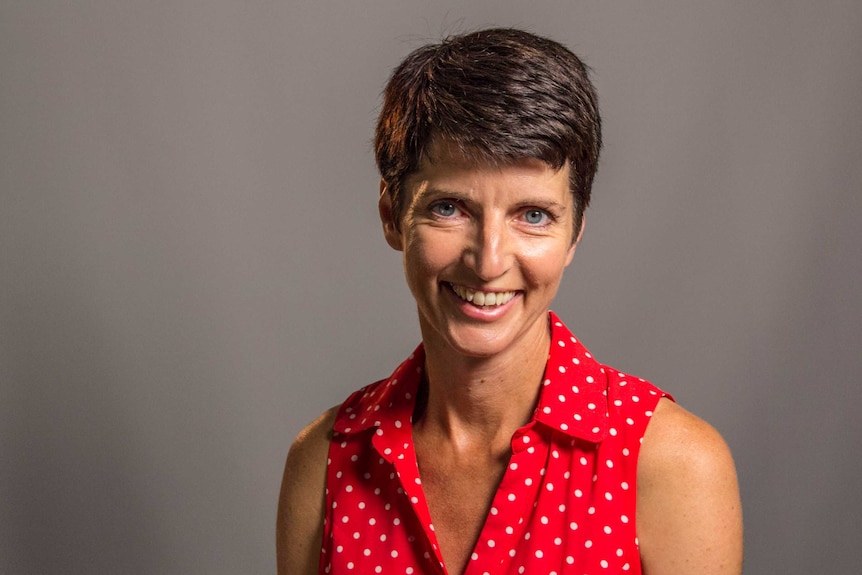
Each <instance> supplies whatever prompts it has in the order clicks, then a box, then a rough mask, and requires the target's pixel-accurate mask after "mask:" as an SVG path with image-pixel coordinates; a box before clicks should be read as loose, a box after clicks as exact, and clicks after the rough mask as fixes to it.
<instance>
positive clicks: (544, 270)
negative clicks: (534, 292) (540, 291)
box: [519, 244, 569, 284]
mask: <svg viewBox="0 0 862 575" xmlns="http://www.w3.org/2000/svg"><path fill="white" fill-rule="evenodd" d="M566 247H567V246H561V245H557V244H554V245H548V244H535V245H531V246H528V247H525V248H524V249H522V250H521V252H520V258H519V259H520V262H521V265H520V267H521V270H522V271H523V273H524V275H525V276H526V277H527V279H528V280H529V281H530V282H531V283H535V284H545V283H555V282H558V281H559V280H560V278H561V277H562V276H563V270H565V268H566V265H567V263H568V255H569V251H568V249H566Z"/></svg>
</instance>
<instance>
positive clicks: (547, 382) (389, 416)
mask: <svg viewBox="0 0 862 575" xmlns="http://www.w3.org/2000/svg"><path fill="white" fill-rule="evenodd" d="M548 320H549V322H550V328H551V349H550V350H549V353H548V363H547V364H546V366H545V373H544V376H543V377H542V390H541V392H540V394H539V402H538V405H537V406H536V410H535V412H534V415H533V421H535V422H539V423H541V424H543V425H545V426H547V427H550V428H552V429H555V430H558V431H560V432H562V433H564V434H567V435H570V436H572V437H576V438H579V439H584V440H587V441H592V442H596V443H598V442H600V441H601V440H602V439H604V438H605V436H606V435H607V433H608V396H607V382H608V377H607V373H606V368H605V367H604V366H603V365H601V364H600V363H598V362H597V361H596V360H595V359H594V358H593V356H592V354H590V352H589V351H588V350H587V349H586V348H585V347H584V346H583V345H582V344H581V343H580V342H579V341H578V340H577V338H575V336H573V335H572V333H571V332H570V331H569V330H568V328H566V326H565V325H563V322H562V321H560V319H559V318H558V317H557V316H556V314H554V312H548ZM424 364H425V350H424V348H423V347H422V345H421V344H420V345H419V347H417V348H416V350H415V351H414V352H413V353H412V354H411V355H410V357H408V358H407V359H406V360H404V362H402V363H401V365H399V366H398V368H397V369H396V370H395V371H394V372H393V373H392V375H390V376H389V377H388V378H386V379H383V380H380V381H378V382H377V383H374V384H372V385H369V386H367V387H364V388H362V389H360V390H359V391H357V392H356V393H354V394H353V395H352V396H351V397H350V398H349V399H348V400H347V401H346V402H345V403H344V405H342V407H341V409H340V410H339V413H338V417H337V418H336V420H335V425H334V427H333V429H334V431H336V432H338V433H343V434H347V435H350V434H354V433H359V432H361V431H364V430H366V429H369V428H371V427H377V428H381V427H387V428H389V427H391V426H394V427H395V428H398V429H401V428H403V427H406V426H407V425H408V424H409V423H410V421H411V418H412V414H413V408H414V406H415V403H416V391H417V389H418V388H419V383H420V381H421V379H422V372H423V370H424ZM532 423H533V422H530V423H529V424H528V426H529V425H532Z"/></svg>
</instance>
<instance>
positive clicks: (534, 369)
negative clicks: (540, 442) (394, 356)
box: [417, 328, 550, 446]
mask: <svg viewBox="0 0 862 575" xmlns="http://www.w3.org/2000/svg"><path fill="white" fill-rule="evenodd" d="M423 335H425V334H423ZM549 345H550V332H549V330H548V329H547V328H545V329H541V330H534V331H533V332H532V333H530V334H528V335H527V336H526V337H524V338H521V340H519V341H518V342H517V345H515V346H513V347H514V349H510V350H506V351H505V352H504V353H500V354H496V355H494V356H493V357H482V358H477V357H468V356H463V355H459V354H456V353H454V352H453V350H452V349H451V347H449V346H448V345H446V343H445V342H440V341H439V340H437V339H436V338H433V337H430V338H425V371H426V376H427V378H428V404H427V408H426V410H425V414H424V416H423V417H422V419H421V421H419V422H418V424H417V425H418V426H420V427H421V428H423V430H424V431H430V432H432V433H433V434H434V435H438V434H440V435H439V436H441V437H445V438H448V439H449V440H451V441H453V442H454V443H456V444H464V445H465V446H466V445H467V444H471V443H475V442H476V441H479V442H482V443H485V444H489V445H490V444H494V443H500V444H502V443H504V442H505V444H506V446H508V441H509V439H510V438H511V436H512V434H513V433H514V432H515V430H516V429H518V428H519V427H521V426H523V425H525V424H526V423H527V422H528V421H529V420H530V418H531V417H532V414H533V410H534V409H535V405H536V401H537V400H538V396H539V390H540V388H541V379H542V375H543V373H544V370H545V364H546V362H547V356H548V347H549Z"/></svg>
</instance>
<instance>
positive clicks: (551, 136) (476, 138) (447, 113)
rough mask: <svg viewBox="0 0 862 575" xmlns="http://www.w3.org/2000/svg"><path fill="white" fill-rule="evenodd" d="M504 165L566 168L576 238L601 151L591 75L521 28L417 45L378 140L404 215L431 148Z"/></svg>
mask: <svg viewBox="0 0 862 575" xmlns="http://www.w3.org/2000/svg"><path fill="white" fill-rule="evenodd" d="M437 138H439V139H441V140H444V141H446V142H447V143H449V144H453V145H455V146H457V149H459V150H460V151H461V153H463V154H464V155H465V156H466V157H468V158H472V159H475V160H477V161H486V162H491V163H495V164H500V163H502V164H504V163H506V162H509V161H514V160H519V159H524V158H535V159H539V160H542V161H544V162H545V163H547V164H548V165H549V166H551V167H552V168H554V169H560V168H562V167H563V166H564V165H565V164H566V163H569V165H570V168H571V170H570V186H571V190H572V194H573V195H574V200H575V201H574V209H575V214H574V215H575V228H576V229H575V235H576V236H577V232H578V231H579V227H580V222H581V217H582V216H583V213H584V210H585V209H586V207H587V205H588V204H589V202H590V192H591V188H592V183H593V177H594V176H595V173H596V169H597V167H598V160H599V151H600V149H601V145H602V136H601V117H600V115H599V109H598V99H597V96H596V91H595V88H594V87H593V85H592V82H590V79H589V73H588V68H587V67H586V65H584V63H583V62H582V61H581V60H580V59H579V58H578V57H577V56H575V55H574V54H573V53H572V52H571V51H570V50H569V49H568V48H566V47H565V46H563V45H562V44H559V43H557V42H555V41H553V40H549V39H547V38H542V37H540V36H536V35H534V34H531V33H529V32H524V31H522V30H515V29H511V28H493V29H488V30H479V31H477V32H471V33H468V34H462V35H458V36H450V37H448V38H446V39H445V40H443V41H442V42H440V43H439V44H429V45H427V46H423V47H421V48H419V49H417V50H415V51H413V52H412V53H411V54H410V55H408V56H407V57H406V58H405V59H404V61H403V62H401V64H400V65H399V66H398V67H397V68H396V69H395V70H394V71H393V73H392V76H391V77H390V79H389V82H388V84H387V85H386V89H385V91H384V96H383V107H382V109H381V111H380V117H379V118H378V121H377V131H376V134H375V138H374V148H375V155H376V159H377V167H378V169H379V170H380V175H381V177H382V178H383V180H384V181H385V182H386V185H387V189H388V193H390V194H391V198H392V205H393V211H394V213H395V215H396V219H397V217H400V215H401V212H402V210H403V207H404V206H403V204H404V198H403V195H404V194H403V188H404V182H405V180H406V178H407V177H408V176H409V175H410V174H412V173H413V172H415V171H416V170H417V169H418V168H419V165H420V163H421V162H422V160H423V159H428V160H430V161H433V158H430V157H429V150H430V147H431V143H432V140H434V139H437Z"/></svg>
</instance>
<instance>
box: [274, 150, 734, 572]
mask: <svg viewBox="0 0 862 575" xmlns="http://www.w3.org/2000/svg"><path fill="white" fill-rule="evenodd" d="M434 152H435V153H434V154H433V155H432V157H435V158H436V160H435V162H434V163H425V164H423V165H422V166H420V169H419V170H418V171H417V172H416V173H415V174H413V175H412V176H411V177H410V178H409V180H408V182H407V186H406V191H407V192H409V194H410V195H409V198H408V199H409V201H408V202H407V207H406V208H405V211H404V213H403V214H401V215H400V217H398V218H396V216H395V214H393V213H392V207H391V202H390V200H389V194H388V193H386V189H385V184H382V185H381V196H380V203H379V211H380V217H381V222H382V225H383V232H384V236H385V238H386V240H387V242H388V243H389V245H390V246H391V247H392V248H393V249H396V250H399V251H401V252H403V254H404V269H405V276H406V278H407V284H408V286H409V287H410V290H411V292H412V293H413V296H414V298H415V299H416V302H417V309H418V312H419V323H420V328H421V330H422V337H423V342H424V344H425V350H426V370H427V376H428V384H429V396H428V406H427V409H426V411H425V414H424V415H423V417H422V418H421V419H419V420H418V421H416V422H415V423H414V429H413V438H414V442H415V446H416V453H417V459H418V462H419V466H420V471H421V474H422V484H423V488H424V490H425V493H426V497H427V500H428V507H429V511H430V513H431V516H432V518H433V521H434V526H435V533H436V535H437V538H438V542H439V544H440V549H441V552H442V555H443V558H444V561H445V563H446V565H447V567H448V569H449V572H450V573H462V572H463V571H464V568H465V566H466V564H467V562H468V561H469V557H470V554H471V552H472V550H473V547H474V544H475V541H476V540H477V538H478V536H479V533H480V531H481V528H482V525H483V523H484V519H485V517H486V516H487V513H488V508H489V507H490V504H491V500H492V498H493V495H494V493H495V491H496V488H497V486H498V485H499V482H500V480H501V478H502V475H503V472H504V470H505V466H506V463H507V460H508V457H509V449H510V447H509V441H510V438H511V436H512V434H513V433H514V432H515V430H516V429H518V428H519V427H521V426H523V425H524V424H526V423H527V422H528V421H529V419H530V417H531V414H532V411H533V408H534V406H535V403H536V401H537V398H538V391H539V382H540V381H541V377H542V374H543V371H544V366H545V361H546V358H547V350H548V346H549V344H550V334H549V331H548V326H547V310H548V306H549V305H550V303H551V301H552V300H553V297H554V295H555V294H556V291H557V288H558V287H559V284H560V281H561V279H562V275H563V271H564V269H565V268H566V267H567V266H568V265H569V263H570V262H571V260H572V257H573V255H574V252H575V248H576V246H577V240H578V239H580V238H573V237H572V233H573V232H572V230H573V229H574V226H573V221H572V217H573V216H572V214H573V210H572V195H571V192H570V191H569V187H568V186H569V184H568V181H569V178H568V167H564V168H563V169H561V170H557V171H555V170H552V169H551V168H549V167H548V166H547V165H546V164H544V163H542V162H540V161H538V160H522V161H518V162H514V163H512V164H509V165H505V166H501V167H492V166H487V165H481V164H475V163H470V162H467V161H465V160H464V159H463V158H461V157H459V156H458V155H457V153H455V152H453V151H452V150H448V149H446V148H442V147H438V148H437V149H436V150H434ZM581 229H583V226H581ZM453 284H454V285H458V286H464V287H467V288H470V289H473V290H481V291H483V292H495V293H503V292H514V293H515V296H514V297H513V298H512V299H511V300H510V301H508V302H507V303H506V304H504V305H502V306H499V307H495V308H479V307H477V306H474V305H473V304H470V303H467V302H465V301H463V300H462V299H461V298H459V297H458V296H457V295H456V293H455V291H453V288H452V285H453ZM334 415H335V410H334V409H333V410H329V411H328V412H326V413H325V414H324V415H323V416H321V417H320V418H319V419H318V420H316V421H315V422H313V423H312V424H311V425H310V426H309V427H307V428H306V429H305V430H303V432H302V433H301V434H300V435H299V437H298V438H297V440H296V441H295V442H294V444H293V446H292V447H291V449H290V453H289V454H288V458H287V463H286V465H285V475H284V480H283V483H282V491H281V498H280V501H279V511H278V522H277V550H278V566H279V573H281V574H283V575H284V574H288V573H290V574H299V575H311V574H314V573H317V566H318V559H319V551H320V543H321V533H322V522H323V514H324V496H323V491H324V483H325V470H326V458H327V452H328V437H329V433H330V430H331V427H332V421H333V418H334ZM638 464H639V474H638V490H639V491H638V500H637V517H638V535H639V539H640V544H641V555H642V561H643V565H644V572H645V573H648V574H649V575H663V574H675V575H686V574H688V573H691V574H695V573H697V574H698V575H702V574H721V575H730V574H738V573H740V572H741V549H742V543H741V539H742V537H741V516H740V506H739V496H738V489H737V486H736V476H735V472H734V468H733V462H732V460H731V458H730V454H729V452H728V450H727V447H726V445H725V444H724V442H723V441H722V439H721V437H720V436H719V435H718V434H717V433H716V432H715V430H714V429H712V428H711V427H709V426H708V425H707V424H706V423H704V422H703V421H701V420H700V419H698V418H697V417H695V416H694V415H692V414H690V413H688V412H686V411H685V410H683V409H682V408H680V407H678V406H677V405H675V404H674V403H672V402H670V401H667V400H662V401H661V402H660V404H659V406H658V407H657V409H656V410H655V415H654V416H653V418H652V421H651V423H650V425H649V427H648V430H647V434H646V436H645V438H644V443H643V447H642V449H641V454H640V457H639V462H638Z"/></svg>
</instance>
